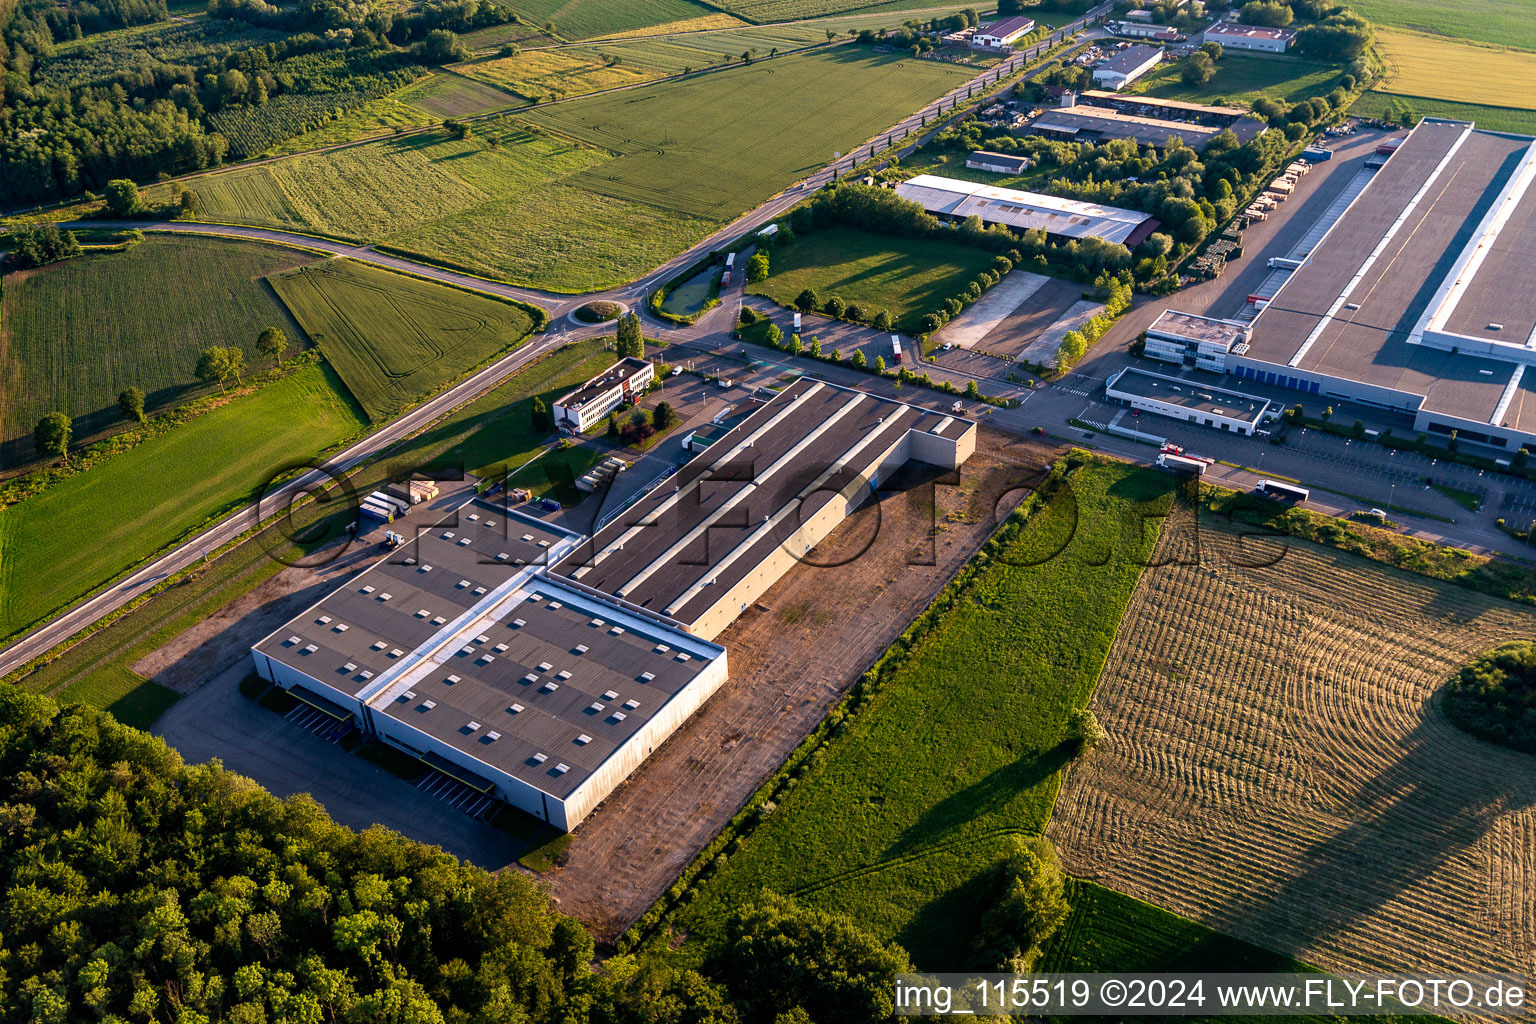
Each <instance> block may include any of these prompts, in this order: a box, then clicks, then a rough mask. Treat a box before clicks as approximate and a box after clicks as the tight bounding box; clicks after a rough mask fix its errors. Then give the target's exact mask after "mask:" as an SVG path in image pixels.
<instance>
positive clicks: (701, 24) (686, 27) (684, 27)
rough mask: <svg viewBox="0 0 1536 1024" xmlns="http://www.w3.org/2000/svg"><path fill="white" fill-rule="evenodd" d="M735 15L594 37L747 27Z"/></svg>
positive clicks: (606, 33)
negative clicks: (737, 26) (736, 26)
mask: <svg viewBox="0 0 1536 1024" xmlns="http://www.w3.org/2000/svg"><path fill="white" fill-rule="evenodd" d="M746 24H748V22H745V21H742V20H741V19H740V18H738V17H736V16H735V15H734V14H725V13H722V12H720V11H716V12H715V13H713V14H704V15H700V16H699V17H697V18H684V19H683V20H682V21H667V22H663V23H661V24H659V25H646V26H643V27H641V28H629V29H624V30H623V31H620V32H603V33H602V34H600V35H597V36H594V37H593V38H595V39H629V38H633V37H635V36H654V35H659V34H664V33H668V32H707V31H709V30H710V29H717V28H731V27H732V26H735V25H746Z"/></svg>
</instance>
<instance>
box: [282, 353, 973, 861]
mask: <svg viewBox="0 0 1536 1024" xmlns="http://www.w3.org/2000/svg"><path fill="white" fill-rule="evenodd" d="M976 431H977V427H976V424H975V423H974V422H973V421H970V420H965V419H960V418H957V417H954V416H950V415H946V414H943V413H937V412H931V411H929V410H926V409H921V408H918V407H915V406H911V405H906V404H904V403H901V402H893V401H889V400H886V399H881V398H876V397H873V396H870V395H866V394H864V393H862V392H858V391H852V390H849V389H845V388H839V387H835V386H833V385H830V384H824V383H822V382H819V381H815V380H811V379H809V378H801V379H800V380H799V381H797V382H796V383H795V384H793V385H792V386H790V387H789V388H787V389H786V390H785V391H784V392H782V393H781V394H779V395H778V396H776V397H775V398H773V399H772V400H771V401H769V402H767V403H765V404H764V405H763V406H762V407H761V408H759V409H757V410H756V411H755V412H753V413H752V414H751V415H749V416H747V417H746V418H744V419H743V420H742V421H741V422H740V423H738V424H736V425H735V426H734V427H731V428H730V429H729V430H727V431H726V432H725V433H724V434H723V435H721V436H719V437H718V438H717V439H716V440H715V441H714V443H713V444H711V445H710V446H709V447H707V448H706V449H704V450H703V451H702V452H701V453H700V454H699V455H698V456H696V457H695V458H694V459H693V460H692V461H691V462H689V463H688V464H687V465H686V466H684V467H683V468H682V469H680V470H679V471H678V472H677V473H676V474H674V475H673V476H671V477H669V478H667V481H666V483H665V484H664V485H663V486H662V487H660V488H658V489H657V490H654V491H652V492H650V493H649V494H648V495H646V496H645V497H643V498H642V499H641V500H640V501H639V502H637V503H636V504H634V505H632V506H631V507H630V508H629V509H627V510H626V511H625V512H623V513H622V514H621V515H619V516H618V518H616V519H615V520H614V521H613V522H612V523H611V524H610V525H609V526H608V527H606V528H605V529H603V530H601V531H599V532H598V534H597V535H596V537H594V538H592V539H590V540H584V539H583V538H581V537H579V536H578V535H575V534H572V533H569V532H568V531H565V530H561V529H559V528H557V527H553V526H550V525H549V524H546V523H543V522H542V521H540V520H538V519H534V518H532V517H528V516H523V515H521V514H519V513H518V512H516V511H512V510H510V509H508V508H505V507H502V506H500V505H498V504H495V503H492V502H490V501H487V500H485V499H475V500H473V501H471V502H470V503H468V504H466V505H464V506H463V507H461V508H459V509H457V510H455V511H454V512H452V513H450V514H449V516H448V517H447V518H446V519H444V520H442V521H440V522H438V523H436V524H435V525H433V526H431V527H428V528H426V529H424V530H422V531H421V532H420V535H419V536H418V537H416V538H414V539H411V540H408V541H407V543H406V544H405V545H403V546H401V547H400V548H397V549H395V551H393V552H392V553H391V554H390V555H388V556H386V557H385V558H383V559H381V560H379V561H378V562H376V563H375V564H374V565H373V566H371V567H370V568H368V569H367V570H365V571H364V572H362V573H360V574H359V575H358V576H356V577H354V578H353V579H352V580H351V581H349V582H348V583H346V584H344V585H343V586H341V587H340V588H339V589H337V590H335V591H333V592H332V593H330V594H328V595H326V596H325V597H324V598H322V599H321V600H320V601H319V602H318V603H316V604H315V605H313V606H311V607H310V608H309V609H307V610H306V611H305V612H303V613H302V614H300V615H298V616H296V617H295V618H294V619H292V620H291V621H289V622H288V623H287V624H285V625H284V626H283V627H282V628H281V629H278V630H277V631H275V632H274V633H272V634H271V635H270V636H268V637H266V638H265V639H263V640H262V641H261V642H259V643H258V644H256V645H255V646H254V647H253V648H252V649H251V651H252V657H253V659H254V661H255V665H256V670H257V672H258V674H259V675H260V676H261V677H262V678H263V679H267V680H269V681H271V682H273V683H276V684H277V685H279V686H282V687H283V688H284V689H286V690H288V692H290V693H291V694H293V695H294V696H295V697H297V698H298V699H300V700H303V701H305V702H307V703H309V704H311V705H312V706H314V707H316V708H318V709H320V710H321V711H323V712H325V713H326V714H328V715H330V716H332V717H333V718H335V719H337V721H338V723H350V724H354V725H356V726H357V727H358V728H360V729H362V730H363V731H364V732H365V733H366V734H368V735H369V736H370V737H373V738H375V739H379V740H383V741H385V742H388V743H390V744H392V745H394V746H395V747H398V748H400V749H402V750H405V751H407V752H408V753H411V754H413V755H414V756H416V757H417V758H419V759H420V760H421V761H422V762H424V764H425V765H426V766H428V767H429V768H430V769H432V770H434V771H437V772H440V773H442V774H443V775H446V776H449V777H451V778H453V779H456V780H458V781H459V782H460V783H463V784H464V785H467V786H469V787H471V788H472V789H474V790H477V791H479V792H481V793H483V794H486V795H488V796H491V797H494V798H495V799H497V800H500V801H503V802H506V803H509V804H511V805H513V806H515V807H518V808H521V809H522V810H524V811H527V812H528V813H530V814H532V815H534V816H535V817H538V818H539V819H541V820H543V821H547V822H549V823H550V824H552V825H554V826H556V827H558V828H562V829H565V830H567V831H568V830H570V829H572V828H575V827H576V825H577V824H579V823H580V822H581V821H582V819H583V818H585V817H586V816H587V815H588V814H590V813H591V811H592V810H593V808H595V807H596V806H597V805H598V804H599V803H601V802H602V801H603V800H604V799H605V798H606V797H607V796H608V794H609V793H611V792H612V791H613V789H614V787H616V786H618V785H619V784H620V783H622V782H623V781H624V780H625V779H626V778H628V776H629V775H630V774H631V773H632V772H633V771H634V770H635V769H636V768H638V767H639V766H640V764H641V763H642V762H643V761H644V760H645V758H646V757H647V756H649V755H650V754H651V753H652V752H654V751H655V749H656V748H657V747H659V746H660V745H661V744H662V743H663V742H665V741H666V739H667V737H668V736H670V735H671V734H672V733H673V732H675V731H676V730H677V729H678V728H679V727H680V726H681V725H682V724H683V723H684V722H685V721H687V719H688V717H689V716H690V715H691V714H693V712H694V711H696V710H697V709H698V708H699V706H700V705H702V704H703V703H704V702H705V701H706V700H708V699H709V697H710V695H711V694H713V693H714V692H715V691H716V690H717V689H719V687H720V686H721V685H722V684H723V683H724V682H725V680H726V678H727V675H728V667H727V666H728V662H727V657H726V651H725V649H724V648H723V647H721V646H719V645H718V644H715V643H712V642H711V641H712V640H713V638H714V637H715V636H717V635H718V634H719V633H720V632H721V631H723V630H724V629H725V628H726V626H728V625H729V624H730V623H731V622H733V621H735V619H736V618H737V617H738V616H739V615H740V614H741V613H742V612H743V611H744V610H745V609H746V608H747V607H748V605H750V603H751V602H752V601H755V600H756V599H757V598H758V597H760V596H761V595H762V594H763V592H764V591H766V590H767V589H768V588H769V587H770V586H772V585H773V583H774V582H776V581H777V580H778V579H779V577H781V576H782V575H783V574H784V573H785V572H786V571H787V570H788V569H789V568H790V567H791V566H792V565H794V564H795V562H796V561H797V560H800V559H803V558H805V556H806V554H807V553H808V552H809V551H810V550H811V549H812V548H814V547H815V546H816V544H818V543H819V542H820V541H821V540H822V539H824V538H825V537H826V536H827V535H828V534H829V533H831V531H832V530H833V529H834V528H835V527H836V526H837V525H838V524H839V523H841V522H842V521H843V519H844V518H845V517H846V516H847V515H848V514H849V513H850V512H852V511H853V510H854V509H855V508H856V507H858V505H859V504H861V503H862V502H863V501H864V500H865V499H867V498H868V497H869V496H870V495H871V494H872V492H873V491H874V490H875V489H876V488H877V487H878V486H879V483H880V482H881V481H885V480H889V478H890V476H891V475H892V474H894V473H895V472H897V470H899V469H900V468H901V467H902V466H903V465H905V464H906V463H907V462H908V461H910V460H914V459H915V460H918V461H922V462H929V463H933V464H935V465H937V466H940V467H943V468H947V469H955V468H958V467H959V466H960V465H961V464H962V463H963V462H964V461H965V460H966V459H967V458H968V457H969V456H970V454H971V453H972V452H973V451H974V449H975V443H976Z"/></svg>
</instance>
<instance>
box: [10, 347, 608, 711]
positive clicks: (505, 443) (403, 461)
mask: <svg viewBox="0 0 1536 1024" xmlns="http://www.w3.org/2000/svg"><path fill="white" fill-rule="evenodd" d="M602 346H603V340H602V339H594V340H590V341H582V342H576V343H573V344H570V345H567V346H565V347H563V348H561V349H559V350H558V351H556V352H553V353H551V354H549V355H547V356H544V357H542V358H540V359H538V360H537V361H535V362H534V363H533V364H532V365H530V366H528V367H525V368H524V369H523V370H522V372H520V373H518V374H517V375H516V376H514V377H512V378H511V379H510V380H508V381H507V382H505V383H504V384H502V385H501V386H500V387H498V388H496V389H495V390H494V391H491V392H488V393H487V394H485V395H483V396H481V397H480V398H478V399H476V400H475V401H473V402H471V403H470V404H468V405H466V406H464V407H463V408H461V409H459V410H457V411H456V412H454V413H451V414H450V415H449V416H448V417H447V418H446V419H444V420H443V421H442V422H441V423H438V424H435V425H433V426H432V427H430V428H428V429H427V430H426V431H425V432H424V433H422V434H421V435H420V436H418V437H415V438H412V439H411V440H410V441H408V442H406V443H405V445H404V446H403V447H402V448H401V449H400V450H399V451H398V452H396V453H395V454H394V455H391V456H390V457H389V458H387V459H385V460H384V461H383V462H381V463H379V464H377V465H373V466H370V467H368V468H366V469H364V470H362V471H361V472H360V474H359V475H358V477H356V478H355V479H354V481H353V482H354V484H355V486H356V489H357V490H358V491H359V492H361V493H365V494H366V493H367V492H368V491H369V490H372V489H374V488H376V487H378V486H379V485H380V484H382V483H383V482H384V481H385V480H388V479H392V478H398V477H401V476H404V475H405V474H406V473H409V472H414V471H424V472H443V473H445V474H451V473H452V472H454V471H455V470H467V471H469V472H473V473H475V474H476V475H479V476H499V475H500V473H501V471H502V470H503V469H513V468H516V467H519V466H522V465H524V464H525V463H527V462H528V461H529V460H530V459H531V458H533V457H534V456H535V455H537V454H538V453H539V452H541V451H543V450H544V448H545V446H546V445H547V444H548V443H549V442H550V440H551V439H552V437H551V435H548V434H536V433H535V432H534V431H533V429H532V416H531V413H532V409H533V398H534V396H535V395H541V396H542V397H543V398H544V400H545V402H546V403H550V402H553V401H554V399H556V398H558V397H559V396H560V395H562V394H564V393H566V392H567V391H569V390H570V389H571V388H572V387H574V386H576V385H577V384H580V383H582V382H583V381H586V380H590V379H591V378H592V377H594V376H596V375H597V374H598V373H601V372H602V371H603V370H604V369H606V368H607V367H609V366H610V365H612V364H613V360H614V356H613V353H611V352H606V351H604V350H603V347H602ZM582 450H583V451H587V450H588V449H582ZM540 469H541V467H540V466H539V464H538V463H535V464H534V465H532V466H529V467H528V469H527V470H525V471H524V473H523V474H522V475H521V476H520V477H519V482H520V483H522V484H524V485H525V486H528V485H532V486H534V487H539V488H540V489H548V488H549V487H550V486H551V484H550V483H549V480H548V474H543V473H541V472H540ZM541 481H542V487H540V485H541ZM7 514H8V513H0V526H3V524H4V516H5V515H7ZM348 516H349V511H341V512H337V511H334V509H333V508H332V507H330V506H327V507H325V508H321V507H319V506H314V505H311V506H306V507H303V508H301V509H299V510H298V511H297V512H296V514H295V516H294V520H295V521H294V523H292V524H281V525H278V526H274V527H272V528H270V530H269V533H277V532H278V531H284V530H292V531H293V532H294V533H298V532H307V531H308V530H309V529H310V528H313V527H315V526H317V525H321V524H323V523H325V521H326V520H327V519H330V520H333V521H332V522H330V526H331V529H330V530H329V531H324V530H322V531H320V534H319V535H320V536H322V537H323V536H331V537H335V536H338V535H340V534H341V532H342V530H343V527H344V522H343V520H345V519H346V518H348ZM287 535H292V534H287ZM270 544H271V547H272V550H273V551H274V552H277V553H281V554H282V555H283V557H285V558H289V559H295V558H298V557H300V556H302V555H303V554H304V553H305V552H307V551H308V550H310V548H309V547H307V546H306V547H298V546H295V545H293V544H291V543H288V542H286V541H282V540H278V539H274V540H272V541H271V542H270ZM267 548H268V544H267V543H266V542H263V543H257V544H244V545H241V546H240V547H237V548H234V549H232V550H231V551H229V552H228V553H226V554H225V555H223V556H222V557H220V558H218V559H216V560H215V561H214V562H213V563H212V564H211V565H209V566H208V567H207V568H206V569H204V570H202V571H200V572H199V573H197V575H196V576H195V577H193V578H191V579H188V580H186V581H184V582H181V583H178V584H177V585H176V586H174V587H172V588H171V589H170V590H168V591H167V592H165V593H162V594H160V595H158V596H157V597H156V598H155V599H154V600H153V601H150V602H148V603H146V604H144V605H142V606H140V607H139V608H137V609H134V610H133V611H130V612H128V613H127V614H125V615H123V616H122V617H121V618H119V619H117V620H116V621H114V622H113V623H111V624H110V625H108V626H107V627H106V628H104V629H101V630H99V631H97V632H96V633H93V634H92V635H91V636H90V637H88V638H87V639H85V640H84V641H82V642H81V643H79V644H77V645H76V646H74V647H72V648H70V649H69V650H68V651H66V652H65V653H64V654H63V655H62V656H60V657H59V658H58V660H56V661H54V662H52V663H50V664H48V665H46V666H44V667H43V668H41V669H39V670H38V671H36V672H34V673H33V674H31V675H29V676H27V677H26V679H25V681H24V683H23V685H25V686H26V687H27V688H28V689H32V690H36V691H38V692H41V693H47V694H50V695H52V696H54V697H57V698H59V699H60V700H66V701H68V700H80V701H84V702H86V703H88V704H91V705H93V706H95V707H99V708H105V709H106V710H108V711H110V712H112V714H113V715H115V716H116V717H117V718H118V719H120V720H121V721H124V722H128V723H129V724H132V725H137V726H141V727H143V728H148V727H149V725H150V724H151V723H152V722H153V721H154V719H155V717H156V716H157V715H158V714H159V713H160V712H161V711H162V710H164V709H165V707H166V706H167V705H168V704H169V703H171V702H173V701H174V700H175V699H176V695H175V694H174V693H173V692H172V691H170V690H167V689H165V688H164V687H162V686H158V685H156V684H155V683H152V682H149V681H148V680H146V679H144V677H142V676H139V675H136V674H135V673H134V672H133V669H132V666H133V665H134V664H135V663H136V662H137V661H138V660H139V659H140V658H142V657H143V656H144V655H146V654H148V653H149V652H150V651H152V650H155V649H156V648H158V647H161V646H163V645H164V644H165V643H167V642H168V641H170V640H171V639H172V638H174V637H175V636H177V635H179V634H180V633H181V632H183V631H184V630H186V629H187V628H189V627H190V626H192V625H193V624H194V623H196V622H199V621H201V620H202V619H205V618H207V617H208V616H209V615H211V614H213V612H214V611H215V610H217V609H218V608H220V607H222V606H224V605H226V604H228V603H229V602H230V601H233V600H234V599H235V598H236V597H238V596H239V595H241V594H243V593H245V592H246V591H248V590H249V589H250V588H251V587H253V586H256V585H257V584H259V583H260V582H262V581H263V580H265V579H267V578H268V577H269V576H271V575H272V574H273V573H274V572H276V571H277V570H278V569H280V568H281V565H280V564H278V563H277V562H274V561H273V560H272V559H271V558H269V557H268V556H267V554H266V551H267Z"/></svg>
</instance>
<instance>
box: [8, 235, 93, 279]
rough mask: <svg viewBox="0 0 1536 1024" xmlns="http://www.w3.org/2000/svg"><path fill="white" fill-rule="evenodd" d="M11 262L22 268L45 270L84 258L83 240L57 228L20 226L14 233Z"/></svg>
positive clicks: (11, 243)
mask: <svg viewBox="0 0 1536 1024" xmlns="http://www.w3.org/2000/svg"><path fill="white" fill-rule="evenodd" d="M10 236H11V238H10V246H11V261H12V262H13V263H15V264H16V266H18V267H22V268H27V267H41V266H43V265H45V264H48V263H57V262H59V261H60V260H67V259H70V258H72V257H75V256H78V255H80V240H79V239H78V238H76V237H75V233H74V232H73V231H60V230H59V226H58V225H57V224H18V225H17V226H15V227H13V228H11V231H10Z"/></svg>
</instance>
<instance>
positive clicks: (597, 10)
mask: <svg viewBox="0 0 1536 1024" xmlns="http://www.w3.org/2000/svg"><path fill="white" fill-rule="evenodd" d="M512 6H513V8H514V9H515V10H516V11H517V12H518V14H519V15H520V16H521V17H522V19H523V21H524V22H527V23H528V24H531V25H540V26H542V25H545V24H546V23H548V22H551V21H553V22H554V23H555V29H554V30H555V34H556V35H559V36H562V37H564V38H566V39H585V38H587V37H589V36H596V35H603V34H605V33H608V32H624V31H628V30H630V29H638V28H645V27H647V26H651V25H665V24H669V23H671V22H676V21H691V20H693V19H695V18H707V17H710V16H711V15H715V14H718V13H720V12H719V11H717V10H716V9H715V8H714V7H710V6H706V5H705V4H701V3H697V2H696V0H624V2H623V3H614V2H612V0H516V2H515V3H513V5H512Z"/></svg>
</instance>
